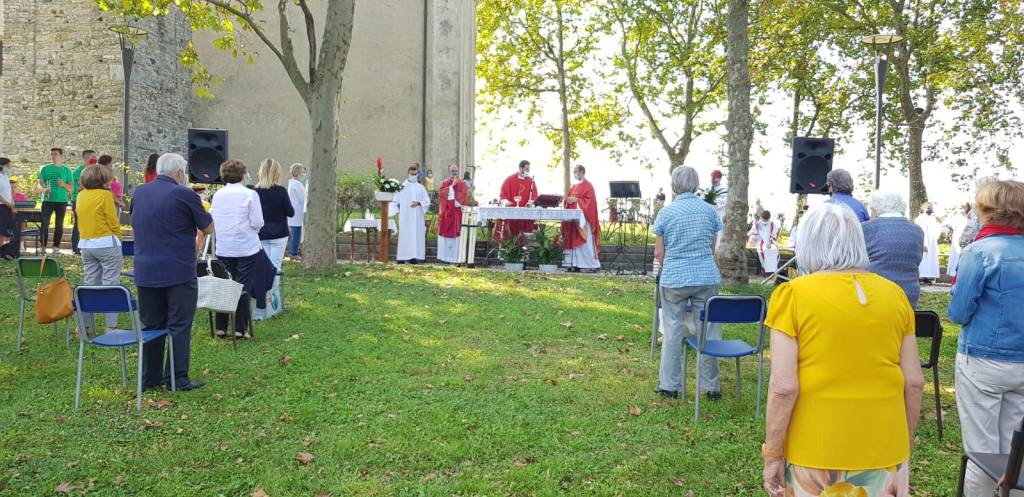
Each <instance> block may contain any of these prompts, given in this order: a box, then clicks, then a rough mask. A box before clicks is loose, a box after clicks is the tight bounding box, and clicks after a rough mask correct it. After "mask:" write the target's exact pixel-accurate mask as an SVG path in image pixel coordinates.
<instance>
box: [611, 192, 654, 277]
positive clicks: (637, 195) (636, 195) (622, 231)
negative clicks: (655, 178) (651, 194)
mask: <svg viewBox="0 0 1024 497" xmlns="http://www.w3.org/2000/svg"><path fill="white" fill-rule="evenodd" d="M608 190H609V193H610V194H611V195H610V197H611V198H613V199H616V200H619V201H620V202H619V203H618V206H619V207H620V208H619V211H618V215H617V216H616V218H617V219H616V221H615V224H617V225H618V229H619V244H618V247H617V249H616V251H615V255H614V256H612V258H611V259H610V260H609V261H608V271H609V272H611V271H612V269H611V267H612V265H613V264H615V262H616V261H618V260H619V258H620V257H622V256H623V255H626V226H625V223H626V220H627V219H626V218H627V217H631V218H633V221H634V222H635V221H636V219H635V218H636V217H640V216H635V215H634V216H626V215H625V214H626V212H625V209H622V208H621V207H623V206H627V205H628V204H631V203H632V202H633V201H634V200H639V199H641V198H642V197H643V195H642V194H641V192H640V182H639V181H609V182H608ZM632 214H636V213H632ZM645 224H646V225H647V229H648V230H649V229H650V224H649V223H645ZM646 242H647V240H646V234H645V236H644V267H643V268H641V271H640V273H642V274H646V273H647V263H646V260H647V243H646ZM628 263H629V266H630V268H631V271H632V272H633V273H636V272H637V271H636V263H634V262H632V261H628ZM615 272H616V273H617V274H622V273H624V272H625V271H623V270H621V269H618V270H615Z"/></svg>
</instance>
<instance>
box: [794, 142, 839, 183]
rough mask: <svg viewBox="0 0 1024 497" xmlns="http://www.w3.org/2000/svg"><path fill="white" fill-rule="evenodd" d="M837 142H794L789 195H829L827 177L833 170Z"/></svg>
mask: <svg viewBox="0 0 1024 497" xmlns="http://www.w3.org/2000/svg"><path fill="white" fill-rule="evenodd" d="M835 148H836V141H835V140H834V139H832V138H807V137H806V136H798V137H796V139H794V140H793V170H792V172H791V173H790V175H789V193H828V190H827V188H826V187H825V177H826V176H827V175H828V173H829V171H831V170H832V153H833V152H834V151H835Z"/></svg>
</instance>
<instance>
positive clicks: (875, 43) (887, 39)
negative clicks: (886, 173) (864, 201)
mask: <svg viewBox="0 0 1024 497" xmlns="http://www.w3.org/2000/svg"><path fill="white" fill-rule="evenodd" d="M901 41H903V37H902V36H900V35H892V34H888V35H887V34H877V35H869V36H865V37H864V38H862V39H861V42H863V43H864V44H865V45H868V46H870V47H872V48H873V49H874V51H875V189H876V190H877V189H878V188H879V187H880V186H881V184H882V100H883V98H884V95H885V78H886V76H887V75H888V72H889V60H888V59H886V58H885V57H883V56H882V52H883V51H884V50H885V49H886V48H888V47H890V46H892V45H895V44H897V43H899V42H901Z"/></svg>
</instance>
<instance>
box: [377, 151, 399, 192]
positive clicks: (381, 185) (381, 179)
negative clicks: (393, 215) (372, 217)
mask: <svg viewBox="0 0 1024 497" xmlns="http://www.w3.org/2000/svg"><path fill="white" fill-rule="evenodd" d="M373 184H374V185H375V186H376V187H377V191H376V192H374V193H373V198H375V199H376V200H377V201H379V202H391V201H392V200H394V199H395V193H396V192H398V191H399V190H401V189H402V183H400V182H399V181H398V180H397V179H395V178H389V177H387V176H384V159H381V158H380V157H377V175H376V176H374V177H373Z"/></svg>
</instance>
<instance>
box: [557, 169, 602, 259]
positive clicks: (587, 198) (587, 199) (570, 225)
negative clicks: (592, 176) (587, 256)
mask: <svg viewBox="0 0 1024 497" xmlns="http://www.w3.org/2000/svg"><path fill="white" fill-rule="evenodd" d="M566 197H576V202H572V203H570V202H569V201H568V200H566V202H565V208H566V209H576V208H577V207H578V208H580V209H582V210H583V217H585V218H586V219H587V224H589V225H590V233H584V232H583V228H582V226H580V223H579V222H577V221H568V222H564V223H562V248H563V249H565V250H572V249H574V248H577V247H579V246H581V245H583V244H584V243H587V240H589V239H590V238H588V237H593V239H594V255H597V256H600V255H601V223H600V221H599V220H598V218H597V194H596V193H594V185H592V184H590V182H589V181H587V180H583V181H581V182H580V183H579V184H576V185H573V187H572V188H570V189H569V193H568V194H567V195H566Z"/></svg>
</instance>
